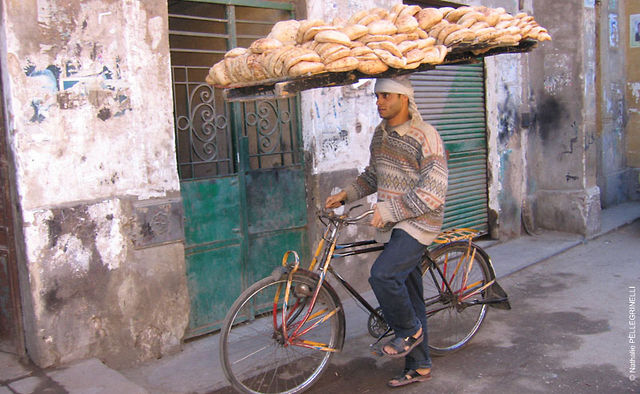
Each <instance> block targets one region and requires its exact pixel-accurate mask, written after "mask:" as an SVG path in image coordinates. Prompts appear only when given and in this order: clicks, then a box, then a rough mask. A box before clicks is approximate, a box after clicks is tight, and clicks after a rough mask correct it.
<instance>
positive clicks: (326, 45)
mask: <svg viewBox="0 0 640 394" xmlns="http://www.w3.org/2000/svg"><path fill="white" fill-rule="evenodd" d="M344 49H346V50H349V48H347V47H346V46H344V45H342V44H335V43H332V42H323V43H319V44H318V45H317V46H316V48H315V51H316V53H317V54H318V55H320V57H321V58H322V59H323V60H324V59H325V58H327V57H329V56H331V55H332V54H334V53H336V52H338V51H341V50H344Z"/></svg>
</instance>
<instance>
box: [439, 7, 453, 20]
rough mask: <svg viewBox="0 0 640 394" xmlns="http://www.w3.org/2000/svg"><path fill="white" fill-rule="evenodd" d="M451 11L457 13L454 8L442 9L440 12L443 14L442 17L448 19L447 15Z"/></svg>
mask: <svg viewBox="0 0 640 394" xmlns="http://www.w3.org/2000/svg"><path fill="white" fill-rule="evenodd" d="M451 11H455V8H453V7H440V12H442V17H443V18H444V17H446V16H447V14H448V13H449V12H451Z"/></svg>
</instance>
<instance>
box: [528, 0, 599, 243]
mask: <svg viewBox="0 0 640 394" xmlns="http://www.w3.org/2000/svg"><path fill="white" fill-rule="evenodd" d="M533 11H534V14H535V15H536V20H537V21H538V22H539V23H540V24H541V25H543V26H546V27H548V29H549V31H550V33H551V36H552V37H553V41H552V43H553V45H549V46H542V47H541V48H539V49H536V50H535V51H534V52H532V53H531V54H530V55H529V59H528V69H527V70H528V73H529V75H530V79H529V81H530V86H529V103H530V106H531V112H532V127H531V133H530V136H529V140H528V149H527V163H528V172H527V175H528V192H529V194H530V201H532V205H533V212H534V216H535V221H536V224H537V225H539V226H541V227H543V228H548V229H554V230H561V231H568V232H574V233H581V234H584V235H591V234H594V233H596V232H597V231H598V229H599V225H600V190H599V188H598V187H597V185H596V169H597V166H598V163H597V154H596V149H595V148H596V147H595V145H594V144H595V141H596V125H595V120H596V119H595V114H596V110H597V109H596V102H595V63H596V48H595V45H594V43H595V3H594V2H589V1H585V2H583V1H572V2H556V1H544V0H542V1H537V2H535V4H534V9H533ZM569 15H570V16H571V17H568V16H569Z"/></svg>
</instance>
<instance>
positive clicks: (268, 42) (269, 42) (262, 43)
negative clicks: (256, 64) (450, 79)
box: [249, 38, 282, 54]
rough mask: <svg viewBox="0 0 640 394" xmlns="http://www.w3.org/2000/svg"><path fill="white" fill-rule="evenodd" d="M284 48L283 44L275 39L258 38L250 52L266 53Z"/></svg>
mask: <svg viewBox="0 0 640 394" xmlns="http://www.w3.org/2000/svg"><path fill="white" fill-rule="evenodd" d="M280 47H282V42H280V41H279V40H276V39H275V38H258V39H257V40H255V41H254V42H252V43H251V45H250V46H249V51H250V52H252V53H256V54H257V53H264V52H266V51H270V50H272V49H276V48H280Z"/></svg>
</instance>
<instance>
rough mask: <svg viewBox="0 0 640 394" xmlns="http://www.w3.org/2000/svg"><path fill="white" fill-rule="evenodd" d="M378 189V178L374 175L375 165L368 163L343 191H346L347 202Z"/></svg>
mask: <svg viewBox="0 0 640 394" xmlns="http://www.w3.org/2000/svg"><path fill="white" fill-rule="evenodd" d="M377 190H378V178H377V177H376V167H375V165H373V163H371V161H370V163H369V165H368V166H367V168H365V169H364V172H363V173H362V174H360V175H358V177H357V178H356V180H355V181H354V182H353V183H352V184H351V185H349V186H347V187H346V188H345V189H344V191H345V192H346V193H347V202H351V201H356V200H359V199H361V198H363V197H366V196H368V195H369V194H373V193H375V192H376V191H377Z"/></svg>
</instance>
